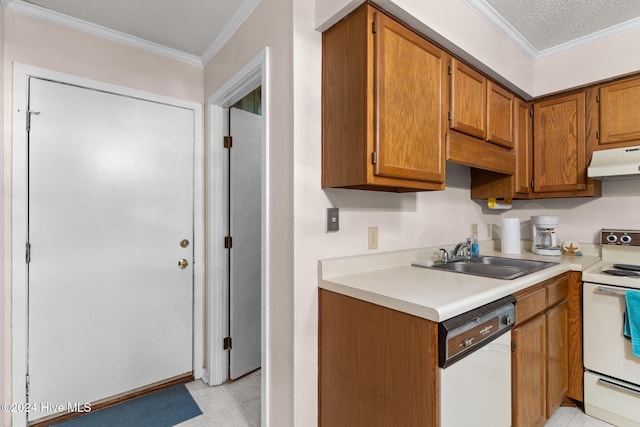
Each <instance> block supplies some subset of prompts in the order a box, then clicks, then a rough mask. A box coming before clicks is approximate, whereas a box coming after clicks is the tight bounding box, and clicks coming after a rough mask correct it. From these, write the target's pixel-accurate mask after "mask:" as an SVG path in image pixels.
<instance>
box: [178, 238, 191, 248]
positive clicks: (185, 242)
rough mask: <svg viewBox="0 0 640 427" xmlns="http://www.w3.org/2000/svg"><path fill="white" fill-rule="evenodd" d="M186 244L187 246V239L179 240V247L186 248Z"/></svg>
mask: <svg viewBox="0 0 640 427" xmlns="http://www.w3.org/2000/svg"><path fill="white" fill-rule="evenodd" d="M188 246H189V241H188V240H187V239H182V240H180V247H181V248H186V247H188Z"/></svg>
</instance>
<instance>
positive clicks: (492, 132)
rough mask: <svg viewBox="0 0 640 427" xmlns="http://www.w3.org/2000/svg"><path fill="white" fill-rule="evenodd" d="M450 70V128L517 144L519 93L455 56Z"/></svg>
mask: <svg viewBox="0 0 640 427" xmlns="http://www.w3.org/2000/svg"><path fill="white" fill-rule="evenodd" d="M450 73H451V92H450V97H451V119H450V120H451V121H450V125H449V126H450V128H451V129H454V130H457V131H459V132H463V133H466V134H467V135H471V136H474V137H476V138H480V139H482V140H485V141H489V142H492V143H494V144H497V145H499V146H501V147H505V148H513V145H514V144H513V138H514V117H513V115H514V110H513V108H514V103H515V96H514V95H513V94H512V93H511V92H509V91H508V90H506V89H503V88H501V87H500V86H498V85H497V84H495V83H493V82H492V81H491V80H489V79H487V78H486V77H485V76H483V75H482V74H480V73H479V72H477V71H476V70H474V69H473V68H471V67H469V66H468V65H466V64H465V63H463V62H460V61H458V60H457V59H455V58H453V59H452V60H451V72H450Z"/></svg>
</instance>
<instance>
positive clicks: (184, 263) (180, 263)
mask: <svg viewBox="0 0 640 427" xmlns="http://www.w3.org/2000/svg"><path fill="white" fill-rule="evenodd" d="M188 266H189V261H187V260H186V259H184V258H183V259H181V260H180V261H178V267H179V268H180V270H184V269H185V268H187V267H188Z"/></svg>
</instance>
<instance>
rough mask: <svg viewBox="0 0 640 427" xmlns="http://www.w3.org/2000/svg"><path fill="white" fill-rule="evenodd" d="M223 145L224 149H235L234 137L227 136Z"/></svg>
mask: <svg viewBox="0 0 640 427" xmlns="http://www.w3.org/2000/svg"><path fill="white" fill-rule="evenodd" d="M223 145H224V148H231V147H233V137H232V136H225V137H224V142H223Z"/></svg>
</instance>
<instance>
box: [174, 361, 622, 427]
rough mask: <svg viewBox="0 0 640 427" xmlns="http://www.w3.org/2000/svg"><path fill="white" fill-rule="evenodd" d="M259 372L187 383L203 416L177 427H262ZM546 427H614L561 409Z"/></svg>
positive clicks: (578, 413) (572, 411)
mask: <svg viewBox="0 0 640 427" xmlns="http://www.w3.org/2000/svg"><path fill="white" fill-rule="evenodd" d="M260 379H261V377H260V370H257V371H255V372H253V373H251V374H249V375H246V376H244V377H242V378H240V379H239V380H236V381H233V382H229V383H226V384H223V385H221V386H217V387H209V386H208V385H206V384H204V383H203V382H202V381H194V382H192V383H189V384H187V389H189V391H190V392H191V395H192V396H193V398H194V400H195V401H196V402H197V403H198V405H199V406H200V409H202V415H200V416H198V417H195V418H192V419H190V420H188V421H185V422H183V423H181V424H178V427H258V426H260ZM545 427H611V424H607V423H605V422H603V421H600V420H598V419H596V418H593V417H590V416H588V415H585V414H584V412H582V411H581V410H580V409H578V408H574V407H565V406H562V407H560V408H558V410H557V411H556V412H555V413H554V414H553V416H552V417H551V418H550V419H549V421H548V422H547V423H546V424H545Z"/></svg>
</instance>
